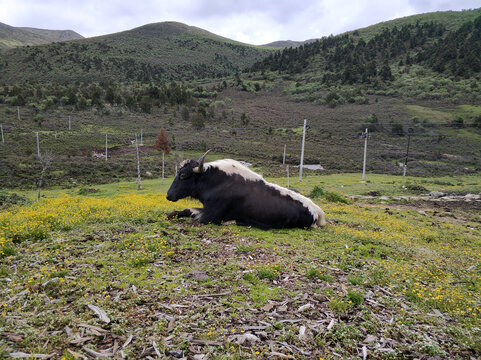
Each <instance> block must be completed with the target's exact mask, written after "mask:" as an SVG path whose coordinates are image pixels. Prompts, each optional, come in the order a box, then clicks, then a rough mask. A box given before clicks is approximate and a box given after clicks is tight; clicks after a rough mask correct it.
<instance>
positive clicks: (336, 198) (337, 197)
mask: <svg viewBox="0 0 481 360" xmlns="http://www.w3.org/2000/svg"><path fill="white" fill-rule="evenodd" d="M324 198H325V199H326V200H327V201H330V202H340V203H343V204H349V200H348V199H347V198H346V197H345V196H344V195H341V194H339V193H336V192H331V191H328V192H326V193H325V194H324Z"/></svg>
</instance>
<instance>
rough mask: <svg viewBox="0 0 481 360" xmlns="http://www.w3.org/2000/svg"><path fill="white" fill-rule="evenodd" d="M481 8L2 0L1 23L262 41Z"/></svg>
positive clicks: (457, 3) (430, 0)
mask: <svg viewBox="0 0 481 360" xmlns="http://www.w3.org/2000/svg"><path fill="white" fill-rule="evenodd" d="M479 7H481V0H137V1H135V0H0V22H2V23H4V24H7V25H11V26H16V27H35V28H40V29H51V30H74V31H76V32H77V33H79V34H81V35H82V36H85V37H92V36H98V35H105V34H111V33H115V32H119V31H125V30H130V29H133V28H135V27H138V26H142V25H145V24H149V23H155V22H162V21H178V22H182V23H185V24H187V25H192V26H197V27H200V28H202V29H205V30H208V31H210V32H212V33H214V34H217V35H221V36H224V37H227V38H229V39H233V40H237V41H241V42H244V43H248V44H254V45H261V44H267V43H270V42H273V41H278V40H297V41H303V40H308V39H314V38H320V37H322V36H328V35H330V34H333V35H336V34H340V33H343V32H345V31H349V30H355V29H359V28H362V27H365V26H369V25H373V24H376V23H378V22H381V21H387V20H392V19H396V18H399V17H403V16H408V15H414V14H420V13H425V12H432V11H445V10H462V9H475V8H479Z"/></svg>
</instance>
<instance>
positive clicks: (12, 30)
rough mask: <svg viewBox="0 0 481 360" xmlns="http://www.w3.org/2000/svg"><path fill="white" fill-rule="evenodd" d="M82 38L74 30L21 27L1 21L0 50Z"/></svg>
mask: <svg viewBox="0 0 481 360" xmlns="http://www.w3.org/2000/svg"><path fill="white" fill-rule="evenodd" d="M81 38H82V36H81V35H79V34H77V33H76V32H75V31H72V30H44V29H34V28H19V27H13V26H9V25H7V24H2V23H0V50H7V49H12V48H16V47H21V46H27V45H41V44H48V43H51V42H55V41H67V40H74V39H81Z"/></svg>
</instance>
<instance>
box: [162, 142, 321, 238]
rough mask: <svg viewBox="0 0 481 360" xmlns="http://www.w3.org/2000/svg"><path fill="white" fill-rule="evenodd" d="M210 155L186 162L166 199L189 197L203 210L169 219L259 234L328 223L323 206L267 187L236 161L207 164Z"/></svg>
mask: <svg viewBox="0 0 481 360" xmlns="http://www.w3.org/2000/svg"><path fill="white" fill-rule="evenodd" d="M209 151H210V150H208V151H207V152H206V153H205V154H204V155H202V157H201V158H200V159H199V160H185V161H184V162H182V164H181V165H180V169H179V171H178V173H177V175H176V177H175V179H174V181H173V183H172V185H171V186H170V188H169V190H168V192H167V200H169V201H174V202H175V201H177V200H179V199H183V198H186V197H192V198H194V199H197V200H199V201H200V202H201V203H202V204H203V205H204V207H203V208H190V209H185V210H183V211H174V212H172V213H170V214H168V218H169V219H171V218H174V217H192V218H194V220H196V221H198V222H200V223H201V224H208V223H213V224H222V223H224V222H231V221H235V222H236V223H237V224H238V225H244V226H254V227H257V228H260V229H265V230H267V229H271V228H308V227H311V226H312V227H317V226H323V225H325V224H326V219H325V217H324V212H323V211H322V210H321V208H320V207H319V206H317V205H316V204H314V203H313V202H312V201H311V200H310V199H308V198H306V197H305V196H302V195H301V194H299V193H297V192H295V191H293V190H289V189H286V188H284V187H282V186H279V185H276V184H272V183H269V182H267V181H265V180H264V178H263V177H262V176H261V175H259V174H257V173H255V172H253V171H252V170H250V169H248V168H247V167H246V166H244V165H243V164H241V163H240V162H238V161H235V160H232V159H223V160H217V161H213V162H209V163H205V164H204V160H205V157H206V156H207V154H208V153H209Z"/></svg>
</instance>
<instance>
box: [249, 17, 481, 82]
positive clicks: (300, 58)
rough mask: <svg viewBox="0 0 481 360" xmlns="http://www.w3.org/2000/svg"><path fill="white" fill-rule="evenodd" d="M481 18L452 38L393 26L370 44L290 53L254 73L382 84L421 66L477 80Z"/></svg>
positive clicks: (350, 38) (332, 41) (440, 30)
mask: <svg viewBox="0 0 481 360" xmlns="http://www.w3.org/2000/svg"><path fill="white" fill-rule="evenodd" d="M480 40H481V16H479V17H478V18H476V19H475V20H474V21H468V22H466V23H464V24H463V25H462V26H461V27H460V28H459V29H458V30H457V31H453V32H449V33H448V32H447V30H446V28H445V26H444V25H442V24H440V23H437V22H433V21H432V22H426V23H420V22H419V21H418V22H416V23H415V24H406V25H403V26H401V27H397V26H394V27H392V28H391V29H388V28H385V29H384V30H383V31H381V32H380V33H378V34H377V35H375V36H373V37H372V38H371V39H369V40H368V41H366V40H364V39H363V38H362V37H360V36H359V33H358V31H354V32H353V33H351V34H344V35H338V36H332V35H331V36H329V37H324V38H322V39H319V40H316V41H314V42H312V43H309V44H304V45H301V46H299V47H297V48H292V47H290V48H286V49H284V50H282V51H277V52H275V53H274V54H271V55H269V56H267V57H266V58H265V59H263V60H261V61H259V62H256V63H255V64H254V65H253V66H252V68H251V71H253V72H259V71H260V72H264V71H275V72H279V73H287V74H299V73H303V72H305V71H306V69H307V70H310V71H313V72H318V73H320V74H323V76H322V80H321V81H322V83H324V84H328V85H329V84H333V83H342V84H355V83H377V82H386V81H391V80H393V79H394V76H393V74H392V72H391V65H393V64H398V65H400V66H409V65H412V64H421V65H426V66H429V67H431V68H432V69H433V70H434V71H437V72H444V73H446V74H448V75H459V76H464V77H469V76H473V75H474V74H475V73H479V71H480V70H481V60H480V59H481V41H480Z"/></svg>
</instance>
